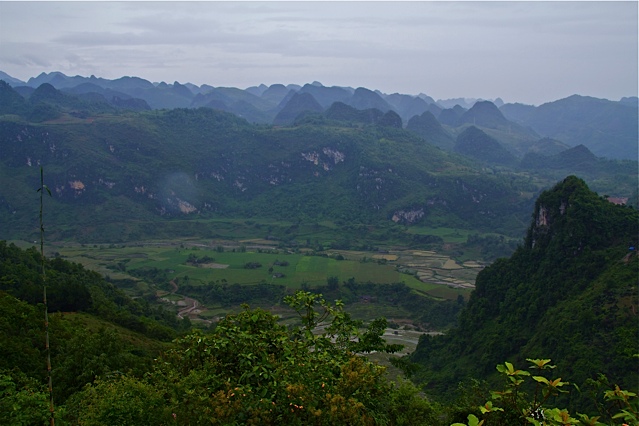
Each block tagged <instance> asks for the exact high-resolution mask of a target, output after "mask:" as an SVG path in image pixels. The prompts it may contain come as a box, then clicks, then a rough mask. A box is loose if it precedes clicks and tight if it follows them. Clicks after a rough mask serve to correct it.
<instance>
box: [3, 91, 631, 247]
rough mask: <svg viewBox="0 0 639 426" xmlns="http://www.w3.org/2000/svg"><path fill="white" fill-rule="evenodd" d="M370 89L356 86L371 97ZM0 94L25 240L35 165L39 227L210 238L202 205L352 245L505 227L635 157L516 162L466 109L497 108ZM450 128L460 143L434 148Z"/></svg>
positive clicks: (522, 141)
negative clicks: (283, 116) (253, 109)
mask: <svg viewBox="0 0 639 426" xmlns="http://www.w3.org/2000/svg"><path fill="white" fill-rule="evenodd" d="M185 89H186V87H184V88H183V89H181V90H185ZM318 90H319V89H318ZM369 92H370V91H369ZM369 92H366V91H364V90H361V91H359V92H357V93H358V98H357V99H359V100H360V101H361V102H360V103H361V104H362V105H368V104H366V102H369V103H371V102H372V104H375V105H377V104H376V103H375V102H377V103H379V101H380V100H381V98H380V97H379V95H377V94H375V93H374V92H370V93H369ZM306 95H308V96H311V95H310V94H308V93H305V96H302V95H299V96H300V97H297V98H296V99H302V98H304V99H307V98H308V96H306ZM25 96H26V95H25ZM251 96H254V95H251ZM0 98H2V100H3V103H2V105H3V109H2V111H1V113H2V116H1V117H0V149H1V150H2V156H1V157H0V184H1V185H2V187H3V188H5V191H4V192H3V193H2V194H1V195H0V225H1V227H0V229H2V231H0V237H2V238H17V239H23V240H33V239H35V238H36V235H34V233H33V230H35V229H37V228H36V227H35V226H34V222H33V218H35V217H36V216H37V213H36V206H35V203H33V200H31V199H30V197H28V196H27V194H29V193H31V191H32V190H33V188H35V187H37V178H38V166H42V167H44V169H45V176H46V184H47V185H48V186H49V187H50V188H51V189H52V195H53V197H52V199H51V200H50V205H49V207H47V209H48V218H49V223H50V229H51V237H52V238H53V239H56V240H64V239H72V240H74V241H79V242H83V243H86V242H104V241H108V242H127V241H138V240H141V239H157V238H173V237H185V236H195V235H197V236H199V237H203V238H215V236H216V235H217V234H216V230H215V227H214V226H213V225H212V224H210V222H209V221H210V220H212V219H216V218H243V219H254V218H268V219H269V220H281V221H287V222H288V223H289V224H290V226H291V227H294V226H296V225H297V224H300V223H320V222H321V223H327V222H328V223H332V224H335V225H336V226H337V227H339V228H340V229H341V232H342V235H348V238H349V239H351V240H352V241H355V242H356V244H359V245H360V246H364V245H372V244H375V243H376V242H378V240H379V238H378V237H375V238H371V236H370V235H369V233H368V232H367V230H369V229H370V226H374V227H376V228H377V229H381V230H383V232H382V233H386V234H389V235H392V239H393V241H395V242H398V243H403V244H406V243H407V242H408V241H411V239H412V235H410V233H409V232H408V228H407V227H410V226H413V225H420V224H433V225H435V226H443V227H449V228H463V229H468V230H475V231H480V232H497V233H500V234H504V235H509V236H512V237H515V236H519V235H521V234H522V232H523V231H524V228H525V221H526V215H527V214H528V213H527V212H528V211H529V210H530V208H531V207H532V202H533V199H534V197H535V195H536V194H537V193H538V191H539V190H541V189H543V188H545V187H547V186H549V185H550V184H551V183H552V182H554V181H556V180H557V179H560V178H562V177H564V176H566V174H568V173H571V172H578V173H579V174H580V176H582V177H583V178H584V179H587V181H588V182H589V183H590V184H591V185H592V186H593V187H594V188H596V189H597V190H598V191H600V192H601V193H605V194H608V195H611V196H616V197H620V196H621V197H626V198H627V197H630V196H631V195H632V193H633V191H635V189H636V188H634V182H635V181H636V174H637V170H636V169H637V167H636V162H631V161H610V160H602V159H598V158H594V157H593V156H590V157H588V162H587V164H584V162H583V161H582V160H581V159H582V157H583V155H581V156H577V157H576V156H574V155H568V154H563V153H560V154H561V155H562V156H561V157H560V158H559V159H558V160H555V157H548V156H547V154H548V152H547V151H544V150H539V149H536V151H535V153H534V154H529V155H528V156H527V157H525V158H524V159H523V160H522V161H521V164H520V160H519V159H517V158H516V157H514V156H513V154H512V152H519V151H518V150H521V149H524V148H525V147H529V148H531V149H532V147H537V148H539V146H541V145H540V144H537V143H536V142H535V139H534V138H532V139H531V136H530V134H529V133H526V132H523V131H521V132H519V133H518V132H517V131H515V130H516V128H515V127H513V126H510V127H507V128H504V124H503V120H505V119H504V117H503V116H501V114H500V113H499V110H497V109H496V108H489V107H488V108H486V106H484V107H480V106H477V107H476V108H475V110H477V111H475V112H474V113H473V114H470V115H469V117H471V116H472V117H471V118H472V121H473V122H478V123H481V124H484V125H486V126H488V125H493V124H494V123H493V121H494V120H492V121H491V119H490V117H491V114H492V115H495V114H499V116H498V118H499V119H498V120H497V121H495V123H497V124H494V126H496V127H495V128H487V127H481V128H480V127H474V126H471V127H467V126H468V125H467V123H466V124H464V126H466V127H464V126H462V127H459V128H457V129H450V128H448V130H447V129H446V128H444V127H443V126H442V125H439V124H438V123H436V122H433V120H435V119H434V118H433V117H432V116H431V117H430V118H429V117H428V116H422V119H421V121H422V122H421V124H420V120H413V121H411V122H410V123H409V124H410V126H409V129H412V130H405V129H403V128H402V124H401V121H402V120H401V118H400V117H399V116H398V115H397V113H395V112H393V111H392V110H389V111H386V112H385V113H384V112H382V111H381V110H379V109H374V108H368V109H363V110H358V109H356V108H355V107H353V106H351V105H346V104H340V103H337V102H336V103H333V104H332V105H331V106H330V107H328V109H327V110H326V111H324V112H318V111H317V109H318V105H315V106H314V107H313V108H311V110H306V111H303V109H304V108H302V107H300V108H298V109H296V108H293V106H291V108H290V109H286V110H285V109H283V110H282V111H290V114H289V115H290V117H288V118H287V120H289V119H291V117H293V115H295V114H297V113H299V115H298V116H297V118H296V120H295V121H294V122H293V123H292V124H290V125H288V126H285V127H279V126H270V125H255V124H251V123H249V122H247V121H246V120H244V119H243V118H240V117H238V116H236V115H233V114H231V113H227V112H222V111H219V110H215V109H213V108H212V107H202V108H191V109H172V110H150V111H147V110H139V109H137V108H132V107H131V108H129V107H125V106H122V105H120V106H118V105H114V104H113V102H108V101H106V100H104V99H101V98H99V97H86V96H85V97H78V96H77V95H74V94H72V93H69V92H65V93H63V92H61V91H59V90H57V89H55V88H54V87H53V86H51V85H50V84H42V85H41V86H39V87H38V88H36V89H34V90H33V91H32V92H31V93H30V94H29V95H28V96H26V97H23V96H22V95H20V94H19V93H18V92H17V90H14V89H13V88H11V87H10V86H8V85H7V84H5V83H1V84H0ZM291 100H293V99H291ZM373 101H374V102H373ZM295 102H297V101H295ZM309 102H310V100H309ZM372 104H371V105H372ZM299 105H301V106H303V105H305V103H304V102H302V103H300V104H299ZM478 105H481V104H478ZM378 106H379V105H378ZM480 109H481V111H479V110H480ZM484 110H485V111H484ZM471 112H473V110H472V109H471V110H469V113H471ZM424 114H430V113H424ZM487 117H488V118H487ZM493 118H494V117H493ZM468 120H470V118H468ZM468 120H466V121H468ZM477 120H479V121H477ZM287 122H288V121H287ZM491 123H493V124H491ZM478 126H479V124H478ZM464 129H465V130H464ZM482 129H483V130H482ZM513 129H515V130H513ZM456 133H459V134H456ZM473 135H474V136H473ZM454 137H456V139H457V142H456V144H455V145H454V146H455V150H457V151H458V152H459V153H460V154H461V155H460V154H455V153H453V152H450V151H447V150H446V149H448V148H451V147H452V145H453V141H454ZM509 144H510V145H509ZM442 147H443V148H445V149H444V150H442V149H441V148H442ZM584 149H586V148H584ZM511 151H512V152H511ZM586 151H587V149H586ZM586 154H588V152H587V153H586ZM478 159H479V160H480V161H477V160H478ZM544 164H547V165H548V166H547V167H544ZM633 177H634V178H635V179H633ZM386 231H388V232H386ZM299 237H300V236H299V235H297V234H296V233H295V232H294V231H292V230H291V229H289V231H287V235H286V236H284V238H285V239H286V242H294V243H297V241H296V240H297V239H298V238H299ZM278 238H282V236H278ZM385 238H386V239H388V238H389V237H388V236H387V237H385ZM376 240H377V241H376Z"/></svg>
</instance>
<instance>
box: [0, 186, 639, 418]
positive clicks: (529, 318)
mask: <svg viewBox="0 0 639 426" xmlns="http://www.w3.org/2000/svg"><path fill="white" fill-rule="evenodd" d="M534 211H535V213H534V215H533V223H532V225H531V226H530V228H529V232H528V234H527V236H526V239H525V242H524V246H522V247H520V248H518V249H517V250H516V251H515V254H514V255H513V256H512V257H511V258H510V259H502V260H498V261H496V262H495V263H494V264H493V265H491V266H489V267H488V268H486V269H484V270H483V271H482V272H480V274H479V276H478V279H477V289H476V291H475V292H473V293H472V295H471V297H470V301H469V302H468V305H467V307H466V308H464V309H463V310H462V311H461V319H460V323H459V326H458V327H457V328H454V329H452V330H450V331H449V332H448V333H447V334H446V335H443V336H437V337H427V336H424V337H422V338H421V339H420V342H419V345H418V347H417V350H416V352H415V353H414V354H413V355H412V356H411V358H410V359H408V360H407V359H405V358H396V359H395V361H393V363H394V364H395V365H396V366H398V367H400V368H402V369H404V370H405V371H406V372H407V373H409V374H413V375H414V377H415V378H416V379H418V382H419V381H422V380H426V382H425V383H424V384H425V385H426V386H425V390H426V391H427V392H428V394H429V396H430V397H432V398H435V399H438V398H441V399H442V400H445V399H446V398H445V397H446V396H448V397H449V398H450V395H451V393H452V390H453V389H454V388H455V387H456V386H457V385H458V383H459V382H464V383H465V384H464V385H463V386H462V387H461V388H460V393H458V394H457V399H455V400H454V401H453V402H447V403H444V404H443V405H442V404H440V403H437V402H433V401H432V400H426V399H423V397H422V396H420V394H419V392H418V389H417V388H415V387H414V386H413V385H412V384H410V383H406V382H399V384H393V383H391V382H389V381H388V380H387V379H386V378H385V376H384V374H383V371H384V369H383V368H381V367H379V366H378V365H377V364H375V363H371V362H370V361H368V359H367V358H366V356H367V355H366V354H367V353H368V352H369V351H371V350H376V351H382V352H383V351H387V352H394V351H396V350H398V349H399V347H397V346H395V345H389V344H387V343H385V342H384V340H383V339H381V335H382V333H383V332H384V329H385V328H386V326H387V323H386V320H383V319H378V320H373V321H370V322H368V323H367V324H364V323H362V322H359V321H354V320H353V319H352V317H351V315H350V314H348V313H347V311H346V310H345V309H344V307H345V305H344V304H342V303H341V302H337V303H336V304H335V305H331V304H329V303H326V302H325V301H324V299H323V298H322V297H321V296H319V295H317V293H316V292H317V291H322V292H324V293H325V294H326V295H327V296H328V297H330V298H333V297H341V298H344V299H346V300H348V299H349V297H351V298H352V297H357V295H358V294H362V293H365V294H366V295H367V297H370V299H371V300H372V299H378V300H379V301H384V302H385V303H387V304H389V305H394V307H395V309H396V310H405V311H412V312H415V311H420V312H422V314H423V315H424V316H427V315H431V316H432V318H433V319H432V322H433V324H436V321H437V320H440V319H441V318H445V317H447V316H453V317H454V316H455V313H456V312H458V311H459V310H460V309H462V301H461V299H460V300H458V301H451V302H450V303H439V304H437V305H435V304H433V303H434V302H432V301H430V302H429V303H427V302H426V300H427V299H425V298H424V299H423V300H421V301H420V300H418V298H416V297H415V295H414V294H412V293H411V290H410V289H409V288H408V287H407V286H405V285H403V284H383V285H382V284H372V283H366V284H358V283H356V282H355V281H354V280H347V281H346V282H340V281H339V280H338V279H337V278H336V277H330V278H329V279H328V280H327V282H326V285H323V286H321V287H316V288H314V289H312V290H313V292H299V293H296V294H295V295H290V296H288V297H285V302H286V304H287V305H288V306H289V312H291V313H292V316H293V317H295V316H296V317H297V321H295V322H293V323H291V324H292V325H291V326H285V325H283V323H282V322H279V320H278V317H276V316H274V315H272V314H270V313H268V312H266V311H264V310H261V309H253V310H251V309H248V308H245V309H244V310H243V311H241V312H240V313H238V314H236V315H231V316H227V317H226V318H224V319H222V320H221V321H220V322H219V323H218V324H217V326H216V327H215V328H214V329H213V330H210V331H207V332H199V333H193V332H190V333H187V334H183V335H182V337H180V338H178V339H177V340H175V341H173V343H168V342H166V340H169V339H171V338H173V337H175V336H178V335H180V334H181V333H182V332H184V331H186V329H187V327H188V326H189V323H188V321H186V320H184V321H178V320H176V319H175V316H174V315H173V314H169V315H167V312H165V311H163V310H161V309H154V308H151V307H150V306H148V305H146V303H145V302H144V299H138V300H132V299H130V298H129V297H128V296H126V295H125V294H124V293H123V292H121V291H120V290H118V289H117V288H115V287H113V286H112V285H111V284H109V283H107V282H105V281H104V280H102V279H100V277H99V275H98V274H96V273H94V272H89V271H87V270H85V269H84V268H83V267H81V266H80V265H77V264H72V263H69V262H67V261H65V260H62V259H53V260H46V262H45V264H46V270H47V271H48V272H47V283H48V284H47V286H48V289H49V292H50V295H51V302H50V310H51V311H52V313H51V315H50V333H51V340H52V341H51V347H52V365H53V383H54V396H55V400H56V406H57V409H56V413H57V414H56V416H57V419H56V420H57V422H58V423H59V424H67V423H68V424H86V425H102V424H176V423H177V424H194V425H198V424H204V423H209V422H211V421H213V422H214V423H215V422H217V423H216V424H253V423H254V424H282V423H286V424H363V425H364V424H389V425H401V424H411V425H412V424H424V425H434V426H437V425H449V424H451V423H452V422H460V421H464V422H466V421H468V423H467V424H468V425H478V424H479V418H482V417H483V420H484V421H485V422H487V423H486V424H496V425H516V424H522V425H525V424H537V423H535V421H538V420H535V419H537V418H538V417H537V416H540V415H542V414H543V416H544V417H545V419H546V420H545V422H544V424H551V425H560V424H562V425H565V424H575V425H576V424H583V425H595V424H621V423H622V422H625V423H627V424H634V423H635V422H636V420H637V414H636V413H637V411H636V410H637V409H636V407H635V405H636V398H635V395H634V394H632V393H630V392H628V391H625V390H623V389H624V388H628V387H629V388H630V389H632V386H633V383H636V381H637V376H636V369H635V368H634V367H635V366H636V359H635V358H634V354H636V353H637V352H639V348H638V347H637V340H636V335H637V332H638V327H637V321H636V320H637V318H636V317H637V313H636V312H637V305H639V303H638V300H637V282H636V280H637V267H638V266H639V261H638V259H637V255H636V254H635V253H634V251H631V252H629V251H628V243H630V244H632V245H633V246H634V245H636V237H637V234H638V229H637V228H638V226H639V224H638V215H637V212H636V210H634V209H632V208H630V207H624V206H616V205H613V204H611V203H609V202H608V201H607V200H605V198H603V197H599V196H597V195H596V194H594V193H592V192H590V191H589V190H588V188H587V186H586V185H585V183H584V182H583V181H581V180H580V179H578V178H575V177H569V178H567V179H566V180H564V181H563V182H561V183H560V184H558V185H557V186H556V187H555V188H553V190H551V191H547V192H545V193H543V194H542V195H541V196H540V198H539V199H538V200H537V203H536V206H535V210H534ZM476 238H478V237H476V236H475V237H473V238H472V239H469V240H474V239H476ZM0 248H1V250H0V259H1V260H2V261H1V262H0V268H2V269H1V270H0V276H1V277H2V280H1V281H0V285H1V286H2V287H1V288H0V327H1V328H2V330H1V331H2V333H0V336H2V337H1V338H2V342H0V343H1V344H0V350H1V351H2V353H1V355H2V356H1V357H0V360H1V362H2V364H1V365H0V394H1V395H2V399H1V402H0V404H1V406H0V408H2V409H3V413H4V414H5V417H4V418H3V420H4V419H8V420H6V421H8V422H9V423H8V424H43V423H46V421H47V412H48V407H47V397H46V393H45V391H44V381H45V380H44V378H45V370H44V364H45V362H44V359H45V357H44V345H43V324H42V312H41V308H42V306H41V305H37V304H29V303H27V302H25V301H23V300H20V299H17V298H16V297H15V296H19V297H21V298H23V299H25V300H34V301H35V303H37V302H38V299H39V295H40V289H41V275H40V274H39V265H40V260H41V258H40V255H39V253H38V252H37V251H36V250H35V249H27V250H20V249H18V248H17V247H15V246H13V245H10V244H6V243H2V244H1V245H0ZM98 250H99V249H98ZM215 253H217V254H214V253H213V252H211V253H208V252H207V253H203V252H202V251H201V250H185V252H184V253H182V256H183V258H184V261H185V263H188V264H189V265H191V267H193V268H197V267H200V266H201V265H202V264H205V262H212V261H213V260H215V261H217V260H218V259H217V257H220V258H222V257H223V256H224V255H225V254H226V251H225V250H224V249H223V248H221V247H220V248H218V249H217V250H216V252H215ZM237 254H238V256H240V255H245V254H246V252H243V251H242V250H240V252H239V253H237ZM291 256H292V255H291ZM291 259H293V258H291ZM341 262H346V260H342V261H341ZM246 263H247V262H245V263H244V264H246ZM250 263H253V264H254V265H257V264H258V263H259V264H261V265H262V266H261V267H256V268H255V269H256V270H259V269H261V268H264V267H265V266H266V265H268V263H266V262H263V261H259V260H254V261H253V262H250ZM287 263H288V264H287ZM292 263H293V262H288V261H284V260H282V259H280V260H278V262H277V265H275V262H273V263H272V265H274V267H275V266H277V267H281V268H286V267H289V266H291V264H292ZM122 266H123V267H122V268H121V269H124V270H126V269H127V268H128V266H127V265H126V264H123V265H122ZM114 272H115V271H114ZM120 272H122V271H120ZM69 286H71V287H69ZM185 287H188V285H186V286H185ZM224 287H225V286H224V285H218V284H216V283H211V284H208V285H197V286H192V287H191V290H192V291H197V290H198V289H202V290H204V289H209V290H211V291H213V290H215V291H217V292H218V293H219V294H216V295H213V296H212V298H213V299H215V300H216V301H218V302H219V301H221V300H222V301H223V297H224V294H226V295H228V296H232V294H233V292H228V293H224V291H226V290H228V288H227V289H225V288H224ZM269 287H270V289H271V290H273V288H274V287H276V286H271V285H269V284H263V285H257V286H255V287H254V289H256V290H257V293H255V294H253V293H252V291H253V290H254V289H252V290H248V294H245V295H244V296H243V297H251V298H253V299H254V300H256V301H259V300H260V299H266V301H267V302H269V303H270V302H271V300H269V297H271V295H269V294H268V292H269V289H268V288H269ZM67 288H71V289H72V290H73V294H68V293H65V291H66V290H67ZM260 288H261V290H260ZM243 290H244V291H247V290H246V289H245V288H243V287H242V286H237V287H235V288H234V289H233V291H243ZM220 292H221V293H220ZM74 294H80V295H83V297H81V298H77V297H76V298H74V297H73V295H74ZM285 294H288V293H286V292H281V293H278V294H277V295H276V296H277V297H279V298H281V296H284V295H285ZM202 295H203V297H204V296H206V295H205V294H202ZM411 300H412V305H411V303H410V302H411ZM433 306H436V308H433ZM449 309H450V310H449ZM61 310H72V311H74V312H65V313H62V312H60V311H61ZM287 315H289V314H287ZM422 321H429V320H428V319H426V318H422ZM287 322H288V321H287ZM296 324H297V325H296ZM318 326H319V327H318ZM395 326H397V325H395ZM567 331H568V333H567ZM162 340H164V342H163V341H162ZM356 354H360V355H364V357H362V356H359V355H356ZM531 356H532V357H534V356H552V357H553V360H556V361H554V362H555V363H556V365H557V367H556V370H555V368H554V366H552V365H551V364H550V361H549V360H548V359H541V358H540V359H530V361H532V363H533V367H532V368H534V369H538V370H540V371H535V370H533V371H531V373H532V374H531V373H529V372H528V371H525V370H518V369H517V368H515V367H514V365H518V366H519V365H525V363H526V362H525V360H524V358H528V357H531ZM153 358H157V361H155V362H154V361H153ZM496 359H500V360H498V361H495V360H496ZM503 360H509V361H511V362H506V363H504V364H502V362H503ZM414 363H417V364H418V365H417V366H416V365H415V364H414ZM491 364H492V365H491ZM495 365H498V368H497V370H495ZM498 373H499V374H500V375H502V376H504V377H505V378H506V385H505V387H504V386H503V385H500V384H498V381H497V380H496V377H494V376H496V375H497V374H498ZM600 373H603V374H605V376H604V375H601V374H600ZM471 377H475V378H479V379H482V380H487V381H488V382H489V383H490V384H489V385H487V384H479V382H469V381H468V379H469V378H471ZM559 377H562V378H563V379H561V378H559ZM567 381H570V384H569V383H567ZM573 383H574V384H579V385H580V387H579V388H575V387H572V386H571V384H573ZM615 385H621V386H622V388H621V389H620V388H618V387H615ZM489 387H490V388H493V389H494V388H496V387H501V388H502V389H503V391H499V392H493V393H489V392H488V391H487V389H488V388H489ZM564 392H565V393H564ZM590 396H592V399H590ZM486 401H488V402H486ZM553 407H559V408H553ZM560 408H561V409H560ZM564 408H567V409H568V410H566V409H564ZM575 412H581V413H586V414H583V415H581V414H580V415H577V414H574V413H575ZM571 413H572V414H571ZM595 415H600V416H601V417H600V418H599V421H600V423H596V421H595V420H593V419H594V417H592V416H595ZM589 416H590V417H589ZM602 421H603V422H605V423H601V422H602ZM578 422H581V423H578Z"/></svg>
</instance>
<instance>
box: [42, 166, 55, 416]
mask: <svg viewBox="0 0 639 426" xmlns="http://www.w3.org/2000/svg"><path fill="white" fill-rule="evenodd" d="M44 191H47V193H48V194H49V197H50V196H51V190H50V189H49V187H47V186H46V185H45V184H44V170H43V169H42V166H40V188H38V192H39V193H40V274H41V275H42V288H43V290H42V291H43V301H44V335H45V350H46V352H47V382H48V383H47V387H48V390H49V423H50V425H51V426H54V425H55V408H54V405H53V383H52V380H51V348H50V346H49V307H48V306H47V282H46V278H47V276H46V273H45V270H44V214H43V211H44V202H43V201H44V200H43V198H44Z"/></svg>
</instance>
